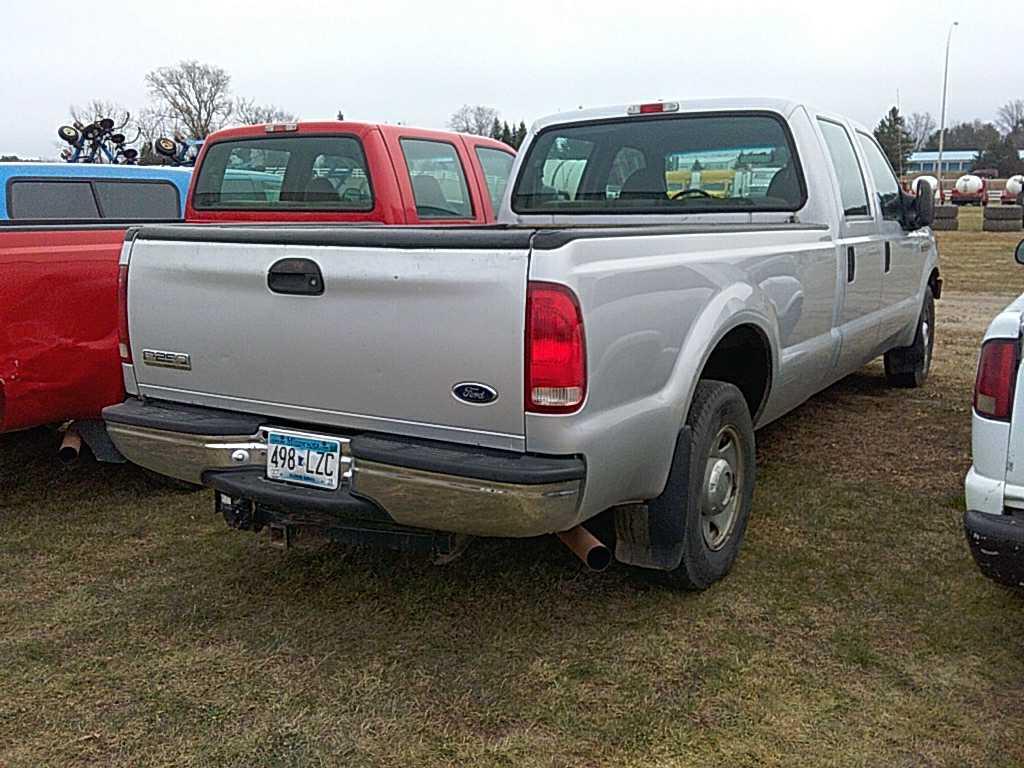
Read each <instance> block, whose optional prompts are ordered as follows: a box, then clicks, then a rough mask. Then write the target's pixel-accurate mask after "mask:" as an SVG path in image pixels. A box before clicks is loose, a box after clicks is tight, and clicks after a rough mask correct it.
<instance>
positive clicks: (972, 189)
mask: <svg viewBox="0 0 1024 768" xmlns="http://www.w3.org/2000/svg"><path fill="white" fill-rule="evenodd" d="M983 186H985V182H983V181H982V180H981V179H980V178H979V177H978V176H972V175H971V174H969V173H968V174H967V175H966V176H961V177H960V178H959V179H957V180H956V191H957V192H959V193H960V194H961V195H976V194H978V193H979V192H981V188H982V187H983Z"/></svg>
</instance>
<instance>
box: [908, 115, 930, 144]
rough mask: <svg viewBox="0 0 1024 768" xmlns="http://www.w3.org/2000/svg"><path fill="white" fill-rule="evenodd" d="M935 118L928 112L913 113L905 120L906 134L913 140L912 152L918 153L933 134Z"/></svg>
mask: <svg viewBox="0 0 1024 768" xmlns="http://www.w3.org/2000/svg"><path fill="white" fill-rule="evenodd" d="M935 128H936V125H935V118H934V117H932V116H931V113H930V112H915V113H914V114H912V115H911V116H910V117H908V118H907V132H908V133H909V134H910V136H911V138H912V139H913V143H912V145H911V151H912V152H920V151H921V150H922V149H924V145H925V144H927V143H928V139H929V138H931V135H932V134H933V133H934V132H935Z"/></svg>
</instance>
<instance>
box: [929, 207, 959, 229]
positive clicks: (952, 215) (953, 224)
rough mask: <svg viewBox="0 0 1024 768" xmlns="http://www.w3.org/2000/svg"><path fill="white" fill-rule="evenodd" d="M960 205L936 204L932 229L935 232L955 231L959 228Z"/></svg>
mask: <svg viewBox="0 0 1024 768" xmlns="http://www.w3.org/2000/svg"><path fill="white" fill-rule="evenodd" d="M959 215H960V206H957V205H936V206H935V221H933V222H932V229H934V230H935V231H936V232H956V231H957V230H958V229H960V219H959V218H957V217H958V216H959Z"/></svg>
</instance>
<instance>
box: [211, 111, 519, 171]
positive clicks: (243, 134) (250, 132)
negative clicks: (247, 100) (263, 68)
mask: <svg viewBox="0 0 1024 768" xmlns="http://www.w3.org/2000/svg"><path fill="white" fill-rule="evenodd" d="M275 126H289V129H288V130H284V129H281V130H279V131H274V130H272V128H273V127H275ZM291 126H295V127H294V128H291ZM372 130H384V131H400V132H401V133H403V134H408V135H409V136H435V137H438V138H441V137H447V138H449V139H450V137H452V136H465V137H466V138H469V139H472V140H473V141H476V142H482V143H486V144H490V143H493V144H494V145H495V146H496V147H502V148H503V149H505V150H506V151H508V150H509V149H511V148H510V147H507V146H506V145H504V144H502V143H501V142H500V141H497V140H495V139H491V138H489V137H487V136H474V135H470V134H464V133H459V132H458V131H446V130H437V129H431V128H416V127H412V126H408V125H393V124H390V123H365V122H357V121H353V120H345V121H338V120H320V121H299V122H283V123H262V124H260V125H243V126H239V127H238V128H225V129H223V130H220V131H215V132H214V133H211V134H210V135H209V136H207V137H206V143H207V144H210V143H213V142H216V141H223V140H225V139H237V138H247V137H249V138H251V137H253V136H279V135H282V134H284V135H288V134H290V133H298V134H317V133H319V134H344V133H351V134H355V135H357V136H361V135H363V134H365V133H366V132H367V131H372ZM197 164H198V163H197Z"/></svg>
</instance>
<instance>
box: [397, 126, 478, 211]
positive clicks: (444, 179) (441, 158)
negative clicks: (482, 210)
mask: <svg viewBox="0 0 1024 768" xmlns="http://www.w3.org/2000/svg"><path fill="white" fill-rule="evenodd" d="M401 145H402V154H403V155H405V166H406V168H407V169H408V171H409V180H410V182H411V183H412V194H413V198H415V200H416V214H417V215H418V216H419V217H420V218H421V219H470V218H472V217H473V205H472V203H470V200H469V188H468V187H467V186H466V174H465V172H464V171H463V170H462V163H461V162H460V161H459V155H458V152H456V151H455V147H454V145H452V144H448V143H447V142H444V141H429V140H426V139H402V140H401Z"/></svg>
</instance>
